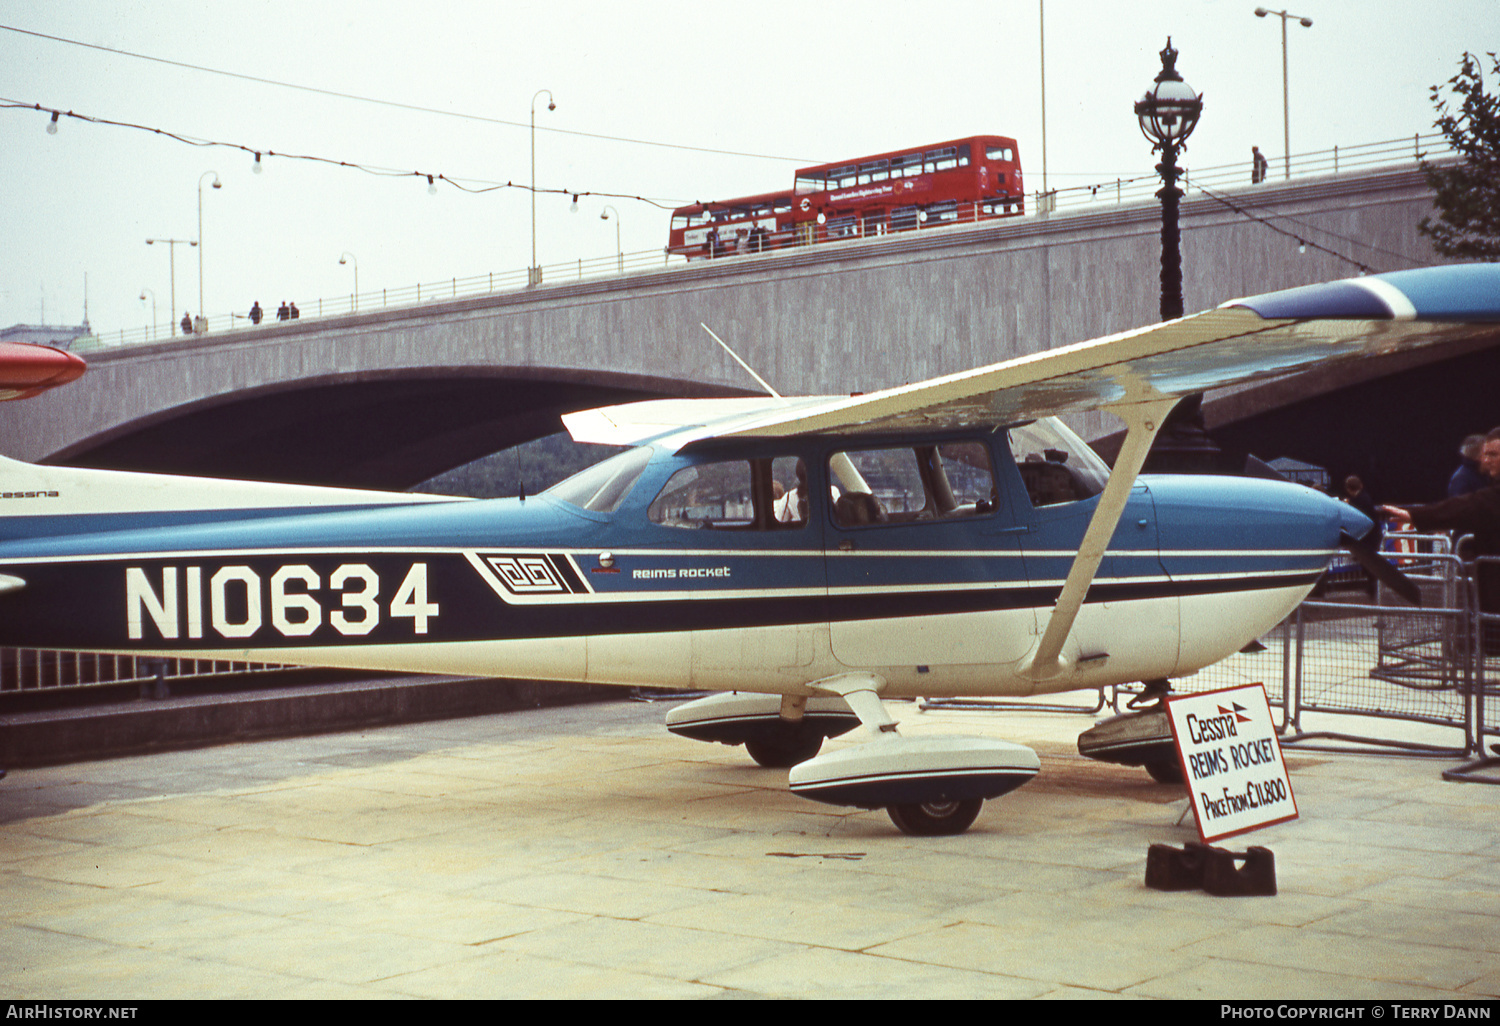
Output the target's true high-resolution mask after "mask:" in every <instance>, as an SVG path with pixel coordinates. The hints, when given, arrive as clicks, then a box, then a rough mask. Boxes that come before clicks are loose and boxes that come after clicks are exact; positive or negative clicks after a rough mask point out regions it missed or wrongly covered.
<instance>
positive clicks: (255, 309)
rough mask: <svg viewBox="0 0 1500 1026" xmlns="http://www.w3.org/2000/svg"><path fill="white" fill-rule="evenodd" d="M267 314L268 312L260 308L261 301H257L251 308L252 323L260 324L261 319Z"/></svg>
mask: <svg viewBox="0 0 1500 1026" xmlns="http://www.w3.org/2000/svg"><path fill="white" fill-rule="evenodd" d="M265 313H266V312H265V311H264V310H262V309H261V308H260V300H258V299H257V300H256V301H255V305H254V306H252V307H251V308H250V323H251V324H259V323H260V319H261V318H262V317H264V316H265Z"/></svg>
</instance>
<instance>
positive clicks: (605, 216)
mask: <svg viewBox="0 0 1500 1026" xmlns="http://www.w3.org/2000/svg"><path fill="white" fill-rule="evenodd" d="M611 210H614V211H615V270H616V271H618V272H619V273H620V274H624V273H625V247H624V246H622V245H620V212H619V211H618V210H615V205H614V204H613V203H606V204H604V209H603V210H601V211H600V212H599V220H601V221H608V220H609V212H610V211H611Z"/></svg>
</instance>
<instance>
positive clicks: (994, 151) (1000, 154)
mask: <svg viewBox="0 0 1500 1026" xmlns="http://www.w3.org/2000/svg"><path fill="white" fill-rule="evenodd" d="M984 155H985V158H986V159H987V160H1015V159H1016V158H1015V154H1014V151H1012V150H1011V148H1010V147H1009V146H986V147H985V148H984Z"/></svg>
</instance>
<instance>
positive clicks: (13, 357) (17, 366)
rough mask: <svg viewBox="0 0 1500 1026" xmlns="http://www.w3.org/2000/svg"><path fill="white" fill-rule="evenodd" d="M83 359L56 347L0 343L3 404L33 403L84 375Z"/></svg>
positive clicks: (25, 343)
mask: <svg viewBox="0 0 1500 1026" xmlns="http://www.w3.org/2000/svg"><path fill="white" fill-rule="evenodd" d="M85 369H86V367H85V364H84V362H83V358H82V357H80V356H77V355H75V354H73V353H70V352H67V351H66V350H63V349H56V348H53V347H52V346H42V345H35V344H33V343H30V342H0V401H3V400H6V399H29V398H31V397H32V396H34V395H37V394H39V393H41V392H45V391H46V390H47V389H49V388H55V387H57V386H58V385H66V384H67V383H68V382H70V381H73V380H75V379H76V378H78V377H79V376H80V375H82V374H83V372H84V370H85Z"/></svg>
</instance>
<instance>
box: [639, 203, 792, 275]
mask: <svg viewBox="0 0 1500 1026" xmlns="http://www.w3.org/2000/svg"><path fill="white" fill-rule="evenodd" d="M795 237H796V234H795V232H794V230H793V225H792V194H791V192H789V191H788V192H767V193H763V194H762V195H759V196H745V197H743V198H742V199H732V200H723V201H721V202H718V203H694V204H691V205H690V206H686V207H678V208H677V209H676V210H674V211H672V229H671V234H670V235H669V236H668V240H667V252H668V253H679V254H681V255H683V256H685V257H687V258H688V259H689V260H696V259H698V258H699V257H720V256H738V255H740V254H742V253H761V252H764V251H765V250H768V249H774V248H776V247H779V246H787V245H790V244H791V243H792V241H793V239H794V238H795Z"/></svg>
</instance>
